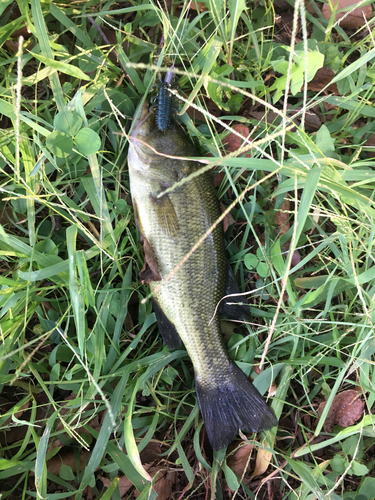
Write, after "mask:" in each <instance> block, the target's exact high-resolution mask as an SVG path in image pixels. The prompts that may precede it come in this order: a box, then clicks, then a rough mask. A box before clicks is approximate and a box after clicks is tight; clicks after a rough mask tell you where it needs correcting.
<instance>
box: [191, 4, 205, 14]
mask: <svg viewBox="0 0 375 500" xmlns="http://www.w3.org/2000/svg"><path fill="white" fill-rule="evenodd" d="M190 8H191V10H196V11H199V12H204V11H205V10H207V7H206V4H205V3H204V2H192V3H191V4H190Z"/></svg>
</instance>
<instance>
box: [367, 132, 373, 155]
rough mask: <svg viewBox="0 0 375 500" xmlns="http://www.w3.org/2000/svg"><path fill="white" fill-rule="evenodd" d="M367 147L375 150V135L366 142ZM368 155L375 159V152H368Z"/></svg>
mask: <svg viewBox="0 0 375 500" xmlns="http://www.w3.org/2000/svg"><path fill="white" fill-rule="evenodd" d="M365 146H367V147H369V148H373V147H374V146H375V134H372V135H371V136H370V137H369V138H368V139H367V141H366V144H365ZM367 154H368V156H369V157H370V158H374V157H375V151H367Z"/></svg>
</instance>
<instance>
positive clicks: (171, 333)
mask: <svg viewBox="0 0 375 500" xmlns="http://www.w3.org/2000/svg"><path fill="white" fill-rule="evenodd" d="M152 305H153V306H154V311H155V315H156V319H157V320H158V326H159V330H160V333H161V335H162V337H163V340H164V342H165V343H166V344H167V346H168V347H169V349H171V350H176V349H181V348H182V346H183V344H182V340H181V338H180V336H179V334H178V333H177V330H176V327H175V326H174V324H173V323H172V322H171V321H170V320H169V319H168V318H167V316H166V315H165V314H164V311H163V309H162V308H161V307H160V305H159V303H158V301H157V300H156V299H155V298H153V299H152Z"/></svg>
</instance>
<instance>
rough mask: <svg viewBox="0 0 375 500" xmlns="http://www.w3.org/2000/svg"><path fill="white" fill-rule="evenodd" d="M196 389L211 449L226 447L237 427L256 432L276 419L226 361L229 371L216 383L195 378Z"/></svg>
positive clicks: (241, 374) (269, 427) (248, 384)
mask: <svg viewBox="0 0 375 500" xmlns="http://www.w3.org/2000/svg"><path fill="white" fill-rule="evenodd" d="M196 390H197V396H198V402H199V406H200V409H201V413H202V417H203V420H204V423H205V426H206V431H207V435H208V439H209V441H210V443H211V446H212V448H213V449H214V450H220V449H221V448H224V447H225V446H228V444H229V443H231V442H232V441H233V440H234V438H235V437H236V436H237V433H238V431H239V429H246V430H248V431H253V432H260V431H263V430H266V429H271V427H273V426H274V425H277V423H278V422H277V418H276V417H275V415H274V414H273V413H272V411H271V410H270V408H269V407H268V406H267V405H266V403H265V401H264V399H263V398H262V396H261V395H260V394H259V392H258V391H257V390H256V389H255V387H254V386H253V385H252V383H251V382H250V381H249V380H248V379H247V377H246V375H245V374H244V373H243V372H242V371H241V370H240V369H239V368H238V367H237V365H235V364H234V363H232V362H230V364H229V374H228V373H226V374H223V377H222V379H221V380H220V381H218V382H217V383H213V382H212V381H211V380H209V381H207V383H206V381H205V380H204V379H202V378H200V379H199V380H198V379H196Z"/></svg>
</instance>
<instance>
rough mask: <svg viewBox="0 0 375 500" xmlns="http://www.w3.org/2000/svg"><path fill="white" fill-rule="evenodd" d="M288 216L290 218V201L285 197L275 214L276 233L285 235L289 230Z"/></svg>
mask: <svg viewBox="0 0 375 500" xmlns="http://www.w3.org/2000/svg"><path fill="white" fill-rule="evenodd" d="M289 216H290V200H289V197H288V195H286V196H285V199H284V201H283V204H282V205H281V207H280V210H278V211H277V212H276V221H277V226H278V229H279V231H278V233H279V234H285V233H287V232H288V231H289V229H290V222H289Z"/></svg>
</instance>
